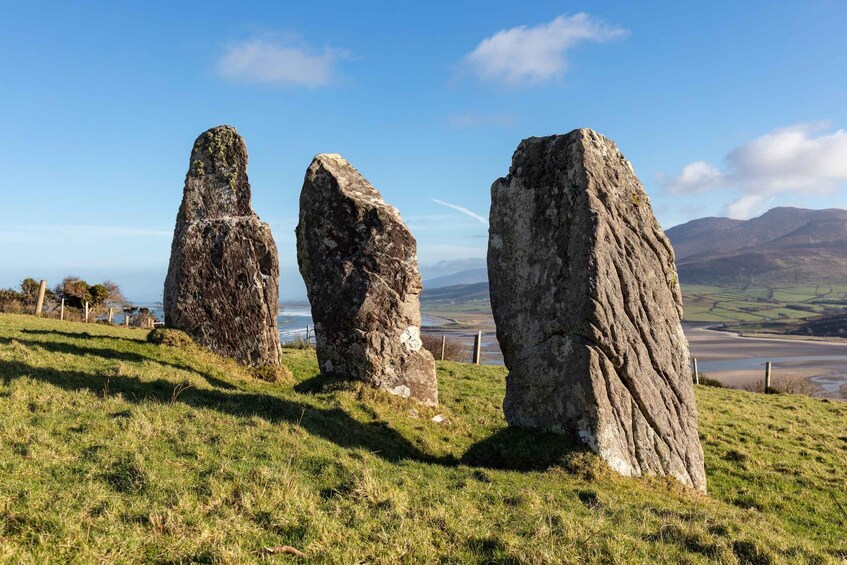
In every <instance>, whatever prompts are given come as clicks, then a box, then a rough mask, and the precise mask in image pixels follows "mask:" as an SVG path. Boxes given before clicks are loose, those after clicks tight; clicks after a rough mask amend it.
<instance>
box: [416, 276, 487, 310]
mask: <svg viewBox="0 0 847 565" xmlns="http://www.w3.org/2000/svg"><path fill="white" fill-rule="evenodd" d="M467 302H480V303H487V302H488V281H483V282H477V283H473V284H456V285H451V286H445V287H441V288H426V287H425V288H424V291H423V292H422V293H421V304H423V305H424V306H429V307H432V306H434V305H436V304H464V303H467Z"/></svg>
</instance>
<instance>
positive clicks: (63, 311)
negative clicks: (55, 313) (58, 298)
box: [59, 298, 65, 320]
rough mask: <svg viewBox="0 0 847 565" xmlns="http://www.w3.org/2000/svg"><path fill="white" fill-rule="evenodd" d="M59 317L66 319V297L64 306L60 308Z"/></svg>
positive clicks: (63, 302)
mask: <svg viewBox="0 0 847 565" xmlns="http://www.w3.org/2000/svg"><path fill="white" fill-rule="evenodd" d="M59 319H60V320H64V319H65V299H64V298H63V299H62V307H61V309H60V310H59Z"/></svg>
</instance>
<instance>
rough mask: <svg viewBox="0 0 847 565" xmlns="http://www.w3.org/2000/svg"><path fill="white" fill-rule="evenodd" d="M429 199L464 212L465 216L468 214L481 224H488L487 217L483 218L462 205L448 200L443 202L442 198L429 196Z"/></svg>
mask: <svg viewBox="0 0 847 565" xmlns="http://www.w3.org/2000/svg"><path fill="white" fill-rule="evenodd" d="M430 200H432V201H433V202H435V203H436V204H441V205H442V206H447V207H448V208H452V209H454V210H456V211H457V212H461V213H462V214H464V215H466V216H470V217H471V218H473V219H474V220H476V221H477V222H479V223H481V224H485V225H486V226H487V225H488V220H487V219H485V218H483V217H482V216H480V215H479V214H477V213H476V212H472V211H470V210H468V209H467V208H465V207H463V206H457V205H456V204H450V203H449V202H444V201H443V200H439V199H437V198H430Z"/></svg>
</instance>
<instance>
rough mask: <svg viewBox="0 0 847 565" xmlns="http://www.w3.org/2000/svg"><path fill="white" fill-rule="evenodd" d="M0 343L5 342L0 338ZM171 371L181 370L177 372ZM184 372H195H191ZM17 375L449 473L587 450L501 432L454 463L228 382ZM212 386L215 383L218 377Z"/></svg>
mask: <svg viewBox="0 0 847 565" xmlns="http://www.w3.org/2000/svg"><path fill="white" fill-rule="evenodd" d="M0 341H9V340H6V339H5V338H0ZM22 343H25V344H26V345H31V346H39V347H45V348H47V349H51V348H52V350H53V351H59V352H62V353H72V354H77V355H85V354H93V355H99V356H103V357H106V358H109V359H114V358H119V359H125V360H127V361H138V360H151V361H154V362H160V361H157V360H156V359H150V358H147V357H144V356H142V355H138V354H135V353H129V352H120V351H112V350H103V349H97V348H85V347H79V346H75V345H73V344H62V343H55V342H47V343H44V342H26V341H23V342H22ZM107 351H108V353H107ZM165 364H168V363H165ZM174 366H177V367H178V368H181V369H186V368H184V367H182V366H178V365H174ZM186 370H190V371H194V369H190V368H188V369H186ZM194 372H196V371H194ZM24 376H26V377H29V378H32V379H35V380H39V381H42V382H45V383H49V384H51V385H53V386H56V387H59V388H62V389H64V390H68V391H90V392H93V393H94V394H97V395H102V394H103V392H104V390H106V389H108V391H109V394H121V395H122V396H123V397H124V399H125V400H127V401H128V402H134V403H140V402H163V403H164V402H173V401H175V402H179V403H182V404H186V405H189V406H193V407H196V408H202V409H208V410H215V411H217V412H220V413H223V414H228V415H231V416H236V417H258V418H262V419H264V420H266V421H268V422H273V423H278V422H288V423H291V424H295V423H297V422H298V421H299V422H300V426H302V427H303V428H304V429H305V430H307V431H308V432H309V433H311V434H313V435H316V436H319V437H322V438H324V439H326V440H328V441H330V442H332V443H334V444H336V445H338V446H340V447H343V448H363V449H366V450H368V451H370V452H371V453H373V454H374V455H376V456H378V457H381V458H382V459H385V460H387V461H392V462H394V461H401V460H404V459H411V460H416V461H420V462H424V463H432V464H438V465H443V466H450V467H452V466H456V465H466V466H469V467H482V468H488V469H498V470H516V471H543V470H546V469H548V468H550V467H552V466H555V465H561V464H562V463H563V462H564V460H565V459H566V458H567V457H568V456H569V455H570V454H572V453H575V452H584V451H587V449H586V447H585V446H584V445H583V444H581V443H580V442H579V441H578V440H577V439H576V438H571V437H568V436H566V435H562V434H554V433H552V432H540V431H537V430H524V429H519V428H504V429H502V430H500V431H498V432H496V433H494V434H493V435H491V436H490V437H487V438H485V439H482V440H480V441H478V442H477V443H475V444H473V445H472V446H471V447H470V448H469V449H468V450H467V451H466V452H465V453H464V455H462V457H461V458H460V459H456V458H455V457H453V456H442V457H435V456H433V455H430V454H428V453H425V452H423V451H421V450H420V449H418V448H417V447H415V446H414V445H413V444H412V443H411V442H410V441H409V440H407V439H406V438H405V437H403V436H402V435H401V434H400V433H398V432H397V431H395V430H393V429H391V428H390V427H388V426H386V425H385V423H384V422H373V423H362V422H359V421H358V420H356V419H354V418H352V417H351V416H350V415H349V414H347V413H346V412H344V411H343V410H342V409H340V408H318V407H315V406H313V405H310V404H306V403H302V402H296V401H293V400H287V399H283V398H279V397H276V396H271V395H266V394H260V393H254V392H244V391H240V390H238V389H236V388H235V387H233V386H232V385H229V384H228V383H223V384H224V385H225V387H226V388H227V390H206V389H193V388H189V389H185V390H183V391H181V392H180V393H179V394H178V395H177V396H176V399H175V400H172V399H173V398H174V395H175V389H176V388H177V387H178V386H179V385H178V384H175V383H174V382H172V381H168V380H165V379H157V380H155V381H141V380H139V379H137V378H134V377H128V376H113V375H108V374H96V373H88V372H83V371H68V370H61V369H52V368H39V367H33V366H32V365H29V364H27V363H22V362H20V361H3V360H0V379H2V381H3V382H4V383H6V384H8V383H9V382H10V381H12V380H14V379H16V378H20V377H24ZM203 376H204V377H206V378H207V379H209V378H210V377H208V376H206V375H203ZM212 380H213V381H217V379H212ZM221 382H222V381H221ZM212 384H215V383H214V382H213V383H212ZM347 385H349V382H348V381H345V380H342V379H337V378H327V377H321V376H319V375H318V376H315V377H312V378H310V379H307V380H305V381H302V382H300V383H298V384H297V385H296V386H295V390H297V391H298V392H301V393H314V392H327V391H331V390H337V389H340V388H345V387H346V386H347ZM221 388H224V387H221Z"/></svg>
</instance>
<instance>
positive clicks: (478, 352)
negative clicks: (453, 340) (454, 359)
mask: <svg viewBox="0 0 847 565" xmlns="http://www.w3.org/2000/svg"><path fill="white" fill-rule="evenodd" d="M481 358H482V332H476V337H475V338H474V341H473V364H474V365H479V363H480V360H481Z"/></svg>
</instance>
